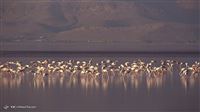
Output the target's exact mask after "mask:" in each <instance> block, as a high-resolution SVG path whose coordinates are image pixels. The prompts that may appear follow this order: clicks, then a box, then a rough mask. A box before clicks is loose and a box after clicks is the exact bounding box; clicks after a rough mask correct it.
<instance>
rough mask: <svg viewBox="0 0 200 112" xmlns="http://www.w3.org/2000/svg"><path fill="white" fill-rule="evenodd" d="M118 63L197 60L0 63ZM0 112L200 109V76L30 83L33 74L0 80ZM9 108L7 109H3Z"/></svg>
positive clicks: (35, 56)
mask: <svg viewBox="0 0 200 112" xmlns="http://www.w3.org/2000/svg"><path fill="white" fill-rule="evenodd" d="M45 59H50V60H57V61H62V60H69V59H72V60H81V61H82V60H86V61H88V60H90V59H92V60H93V62H100V61H101V60H105V59H111V60H118V61H119V63H124V62H126V61H134V60H136V59H141V60H143V61H144V62H149V61H150V60H152V59H153V60H156V61H160V60H167V59H169V60H177V61H181V62H188V63H189V64H192V63H194V62H195V61H200V59H199V54H183V53H182V54H181V53H179V54H174V53H160V54H153V53H70V54H69V53H32V54H31V53H20V54H19V53H7V54H1V57H0V61H1V63H3V62H6V61H17V60H19V61H21V62H22V63H28V62H30V61H34V60H45ZM0 91H1V92H0V94H1V103H0V104H1V105H0V106H1V111H20V112H21V111H56V112H57V111H63V112H65V111H98V112H99V111H106V112H107V111H122V112H124V111H130V112H134V111H137V112H138V111H140V112H149V111H154V112H155V111H157V112H175V111H176V112H177V111H181V112H182V111H185V112H193V111H194V112H198V111H200V106H199V105H200V95H199V93H200V77H195V78H188V79H183V78H181V77H180V76H179V71H178V67H174V69H173V72H172V73H171V74H167V75H165V76H162V77H161V78H147V77H139V78H138V77H136V78H130V77H129V78H126V77H125V78H121V77H110V78H101V79H92V78H88V79H82V78H80V77H70V76H65V77H61V76H52V77H44V78H42V79H36V80H34V78H33V75H31V74H24V75H21V76H17V77H14V78H13V77H12V78H10V77H1V78H0ZM6 107H7V108H6Z"/></svg>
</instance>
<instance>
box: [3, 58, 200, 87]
mask: <svg viewBox="0 0 200 112" xmlns="http://www.w3.org/2000/svg"><path fill="white" fill-rule="evenodd" d="M174 70H176V71H178V72H179V76H180V77H181V79H182V80H186V79H187V78H189V77H190V78H191V77H193V78H198V77H199V76H200V62H198V61H195V62H194V63H192V64H188V63H186V62H179V61H174V60H161V61H155V60H151V61H149V62H147V63H145V62H144V61H142V60H140V59H138V60H134V61H132V62H129V61H127V62H123V63H120V62H119V61H118V60H109V59H107V60H103V61H100V62H95V61H93V60H92V59H90V60H88V61H75V60H66V61H54V60H43V61H39V60H38V61H30V62H29V63H28V64H24V63H22V62H20V61H9V62H4V63H1V64H0V79H2V78H4V79H5V78H7V77H11V78H12V77H18V76H22V75H23V76H24V75H26V74H31V75H32V76H33V79H34V80H35V81H36V85H38V84H41V80H43V79H44V78H46V77H48V78H50V77H54V76H59V77H60V79H63V78H64V77H66V78H67V77H70V78H71V77H76V78H77V77H78V78H81V81H82V82H81V83H84V84H82V85H86V81H88V82H92V83H91V84H90V85H93V84H97V83H95V81H99V80H101V81H104V82H105V83H106V81H107V80H108V79H111V78H113V79H114V80H115V78H114V77H120V78H122V79H123V80H126V79H138V78H137V77H140V76H142V77H146V78H147V79H148V80H147V85H148V86H149V85H151V83H152V79H162V78H160V77H164V76H165V75H167V74H173V71H174ZM36 79H37V80H36ZM38 79H39V81H40V82H38ZM113 79H112V80H113ZM93 81H94V83H93ZM62 82H63V81H62ZM68 83H70V81H68ZM101 84H104V83H101ZM134 84H135V86H137V85H138V81H137V80H135V81H134ZM156 84H157V85H159V80H157V83H156ZM102 86H104V85H102ZM124 86H126V85H124Z"/></svg>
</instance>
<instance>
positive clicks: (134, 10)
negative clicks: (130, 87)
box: [0, 0, 199, 42]
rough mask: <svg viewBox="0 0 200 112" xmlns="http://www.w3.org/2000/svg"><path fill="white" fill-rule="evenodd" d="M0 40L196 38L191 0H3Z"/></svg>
mask: <svg viewBox="0 0 200 112" xmlns="http://www.w3.org/2000/svg"><path fill="white" fill-rule="evenodd" d="M0 11H1V17H0V19H1V20H2V22H1V24H2V27H3V28H2V30H1V33H0V40H1V41H3V42H8V41H9V42H17V41H58V42H59V41H63V40H65V41H68V40H70V41H79V40H81V41H91V40H92V41H93V40H102V41H105V40H119V41H141V42H143V41H144V42H154V41H156V42H166V41H169V42H171V41H173V40H174V39H175V40H176V42H182V41H183V40H186V41H189V42H198V41H199V37H198V32H199V31H198V24H199V22H198V14H199V12H198V11H199V9H198V2H197V0H190V2H188V0H174V1H168V2H166V1H164V0H163V1H160V2H156V1H155V0H149V1H148V2H147V1H146V0H134V1H133V0H42V1H41V0H14V1H13V0H4V1H3V4H2V5H1V7H0Z"/></svg>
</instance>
